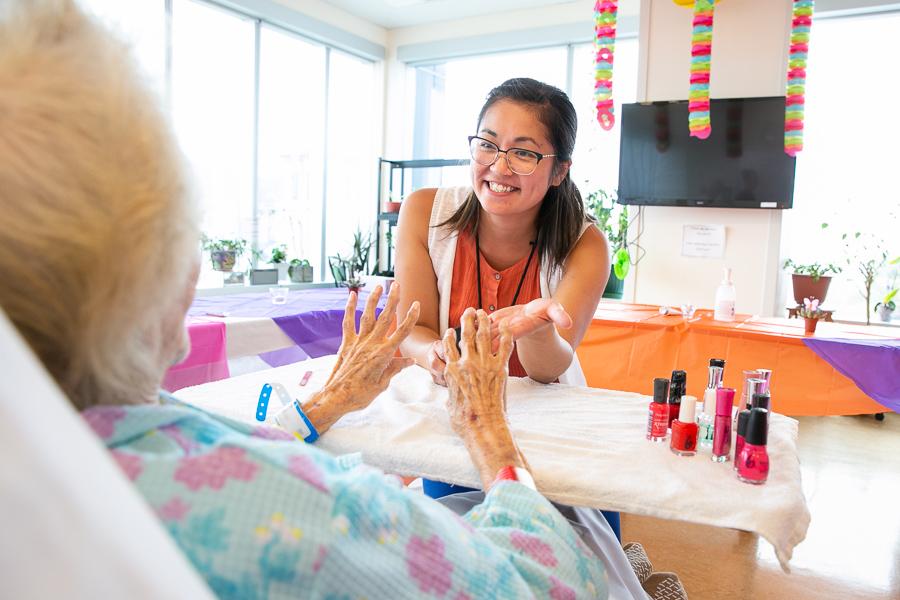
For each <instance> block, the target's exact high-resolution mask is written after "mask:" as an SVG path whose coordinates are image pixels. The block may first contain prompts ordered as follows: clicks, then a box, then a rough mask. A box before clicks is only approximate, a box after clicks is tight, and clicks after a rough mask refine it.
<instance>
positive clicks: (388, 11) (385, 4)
mask: <svg viewBox="0 0 900 600" xmlns="http://www.w3.org/2000/svg"><path fill="white" fill-rule="evenodd" d="M325 2H327V3H328V4H331V5H332V6H335V7H337V8H340V9H342V10H344V11H346V12H348V13H351V14H353V15H354V16H356V17H359V18H361V19H365V20H366V21H369V22H370V23H374V24H376V25H380V26H381V27H384V28H385V29H396V28H398V27H409V26H412V25H425V24H428V23H439V22H441V21H447V20H454V19H461V18H464V17H477V16H481V15H497V16H498V17H500V18H502V13H504V12H507V11H511V10H522V9H528V8H535V7H540V6H551V5H553V4H568V3H570V2H572V0H325Z"/></svg>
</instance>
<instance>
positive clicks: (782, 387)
mask: <svg viewBox="0 0 900 600" xmlns="http://www.w3.org/2000/svg"><path fill="white" fill-rule="evenodd" d="M898 333H900V332H896V333H895V331H894V330H892V329H888V328H886V327H864V326H854V325H845V324H840V323H825V322H820V323H819V324H818V328H817V330H816V334H815V335H816V336H817V337H828V338H836V337H840V338H859V339H880V338H881V339H884V338H888V339H890V338H897V337H898ZM803 337H804V335H803V320H802V319H791V320H788V319H779V318H762V317H755V316H750V315H738V316H737V318H736V319H735V321H734V322H732V323H723V322H719V321H714V320H713V319H712V311H708V310H698V311H697V312H696V314H695V315H694V317H693V318H692V319H690V320H686V319H683V318H682V317H681V315H661V314H659V307H658V306H651V305H643V304H624V303H615V302H602V303H601V304H600V306H599V307H598V309H597V312H596V313H595V315H594V320H593V322H592V323H591V325H590V327H589V328H588V331H587V333H586V334H585V336H584V340H583V341H582V342H581V346H580V347H579V348H578V358H579V360H580V361H581V366H582V368H583V369H584V374H585V377H586V378H587V382H588V385H590V386H592V387H599V388H606V389H615V390H624V391H629V392H639V393H642V394H650V393H651V392H652V389H653V378H654V377H668V376H669V375H670V374H671V372H672V370H673V369H683V370H685V371H687V374H688V386H687V388H688V393H689V394H691V395H694V396H697V397H698V398H702V396H703V390H704V388H705V387H706V373H707V366H708V364H709V359H710V358H713V357H715V358H724V359H725V361H726V366H725V385H727V386H728V387H734V388H736V389H738V390H739V388H740V385H741V381H742V379H743V376H742V371H744V370H745V369H760V368H766V369H772V381H771V391H772V408H773V410H775V411H777V412H779V413H782V414H786V415H793V416H799V415H855V414H871V413H878V412H886V410H887V409H886V408H885V407H884V406H882V405H880V404H878V403H877V402H875V401H874V400H872V399H871V398H869V397H868V396H866V395H865V394H864V393H863V392H862V391H861V390H860V389H859V388H858V387H857V386H856V384H854V383H853V382H852V381H851V380H850V379H848V378H846V377H844V376H843V375H841V374H840V373H838V372H837V371H836V370H835V369H834V368H833V367H832V366H831V365H829V364H828V363H827V362H825V361H824V360H822V359H821V358H819V357H818V356H817V355H816V353H815V352H813V351H812V350H810V349H809V348H807V347H806V346H805V345H804V344H803V341H802V340H803ZM739 393H740V390H739Z"/></svg>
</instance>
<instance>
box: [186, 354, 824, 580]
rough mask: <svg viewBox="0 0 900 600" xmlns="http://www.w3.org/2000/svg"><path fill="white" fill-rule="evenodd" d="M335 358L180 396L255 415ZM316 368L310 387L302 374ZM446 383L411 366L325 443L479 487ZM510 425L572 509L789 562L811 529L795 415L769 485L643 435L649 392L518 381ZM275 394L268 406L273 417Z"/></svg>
mask: <svg viewBox="0 0 900 600" xmlns="http://www.w3.org/2000/svg"><path fill="white" fill-rule="evenodd" d="M333 363H334V357H333V356H330V357H321V358H317V359H314V360H310V361H304V362H301V363H297V364H294V365H287V366H284V367H280V368H277V369H272V370H268V371H262V372H257V373H250V374H247V375H243V376H240V377H235V378H232V379H227V380H224V381H217V382H213V383H208V384H205V385H201V386H196V387H192V388H185V389H183V390H181V391H179V392H178V394H177V396H178V397H179V398H181V399H182V400H184V401H186V402H189V403H191V404H194V405H197V406H199V407H201V408H204V409H206V410H209V411H212V412H217V413H219V414H223V415H226V416H229V417H232V418H236V419H239V420H243V421H247V422H249V423H256V421H255V417H254V415H255V413H256V403H257V399H258V397H259V391H260V388H261V387H262V385H263V384H264V383H267V382H274V381H277V382H280V383H282V384H284V385H285V386H286V387H287V389H288V390H290V391H291V392H292V393H294V394H296V397H297V398H300V399H301V400H302V399H303V398H304V397H305V396H308V395H309V394H311V393H312V392H313V391H315V390H317V389H319V388H320V387H321V386H322V385H323V384H324V383H325V380H326V379H327V378H328V375H329V374H330V372H331V367H332V365H333ZM307 370H310V371H313V373H314V375H313V377H312V379H311V380H310V381H309V382H308V384H307V385H306V386H304V387H300V386H299V381H300V379H301V377H302V376H303V374H304V373H305V372H306V371H307ZM447 393H448V392H447V389H446V388H444V387H440V386H437V385H435V384H434V383H432V381H431V377H430V376H429V375H428V373H427V372H426V371H425V370H423V369H420V368H418V367H410V368H408V369H405V370H404V371H403V372H401V373H400V374H399V375H397V376H396V377H395V378H394V380H393V381H392V382H391V385H390V387H389V388H388V390H387V391H385V392H384V393H383V394H381V395H380V396H379V397H378V398H376V400H375V401H374V402H373V403H372V404H371V405H370V406H369V407H368V408H366V409H365V410H362V411H359V412H356V413H350V414H348V415H345V416H344V417H343V418H342V419H341V420H340V421H338V422H337V423H336V424H335V425H334V427H332V428H331V430H329V431H328V433H326V434H325V435H324V436H322V438H321V439H320V441H318V442H316V443H317V444H318V445H320V446H322V447H323V448H325V449H327V450H329V451H331V452H333V453H336V454H343V453H348V452H361V453H362V457H363V460H364V461H365V462H366V463H367V464H369V465H372V466H375V467H378V468H381V469H383V470H384V471H387V472H390V473H397V474H401V475H412V476H418V477H427V478H429V479H437V480H440V481H446V482H448V483H454V484H460V485H465V486H470V487H479V486H480V484H481V482H480V479H479V477H478V474H477V472H476V470H475V468H474V467H473V466H472V461H471V459H470V458H469V454H468V452H467V451H466V449H465V446H464V445H463V443H462V440H461V439H460V438H459V437H458V436H457V435H456V434H454V433H453V431H452V430H451V428H450V421H449V417H448V415H447V411H446V408H445V403H446V400H447ZM507 398H508V399H507V412H508V420H509V424H510V428H511V430H512V433H513V436H514V437H515V439H516V441H517V443H518V444H519V447H520V448H521V450H522V452H523V453H524V454H525V456H526V458H527V459H528V462H529V464H530V465H531V469H532V471H533V475H534V478H535V481H536V483H537V486H538V489H539V490H540V491H541V492H542V493H543V494H544V495H545V496H546V497H547V498H549V499H551V500H553V501H555V502H559V503H563V504H568V505H571V506H586V507H593V508H601V509H604V510H618V511H623V512H628V513H633V514H640V515H649V516H653V517H660V518H664V519H678V520H684V521H690V522H694V523H702V524H706V525H715V526H719V527H730V528H735V529H742V530H745V531H750V532H754V533H758V534H759V535H761V536H763V537H764V538H765V539H766V540H768V541H769V542H770V543H771V544H772V545H773V546H774V548H775V553H776V555H777V557H778V560H779V562H780V563H781V566H782V568H783V569H784V570H785V571H789V569H788V566H787V565H788V561H789V560H790V558H791V554H792V552H793V549H794V546H796V545H797V544H799V543H800V542H801V541H803V538H804V537H805V536H806V530H807V528H808V527H809V521H810V516H809V510H808V509H807V506H806V499H805V498H804V496H803V491H802V489H801V485H800V463H799V460H798V457H797V421H796V420H794V419H791V418H788V417H785V416H782V415H779V414H775V413H773V414H772V415H771V418H770V424H769V447H768V451H769V456H770V464H771V467H770V472H769V479H768V482H767V483H766V484H765V485H760V486H754V485H749V484H746V483H742V482H740V481H738V479H737V478H736V477H735V474H734V471H733V469H732V463H731V462H727V463H714V462H712V461H711V460H710V454H709V451H708V450H703V449H701V450H700V452H698V454H697V455H695V456H692V457H681V456H676V455H675V454H673V453H672V452H670V451H669V448H668V444H659V443H650V442H648V441H647V440H646V439H645V435H646V429H647V410H648V408H647V407H648V404H649V402H650V399H649V397H647V396H642V395H640V394H634V393H629V392H617V391H611V390H601V389H594V388H585V387H575V386H567V385H561V384H553V385H543V384H539V383H536V382H534V381H532V380H530V379H518V378H512V379H510V381H509V384H508V386H507ZM278 410H279V406H278V404H277V403H273V404H272V405H270V406H269V415H268V418H267V419H266V422H267V423H273V424H274V415H275V414H276V412H277V411H278Z"/></svg>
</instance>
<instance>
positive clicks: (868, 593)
mask: <svg viewBox="0 0 900 600" xmlns="http://www.w3.org/2000/svg"><path fill="white" fill-rule="evenodd" d="M798 420H799V421H800V441H799V450H800V460H801V468H802V473H803V491H804V493H805V494H806V499H807V502H808V503H809V510H810V513H811V514H812V522H811V524H810V526H809V531H808V533H807V536H806V540H804V541H803V542H802V543H801V544H800V545H799V546H797V548H796V549H795V550H794V557H793V559H792V560H791V574H790V575H787V574H785V573H783V572H782V571H781V569H780V568H779V566H778V561H777V560H776V559H775V553H774V551H773V550H772V547H771V546H770V545H769V543H768V542H766V541H765V540H763V539H761V538H758V537H757V536H756V535H753V534H750V533H745V532H741V531H735V530H729V529H720V528H716V527H708V526H704V525H693V524H689V523H683V522H679V521H665V520H660V519H655V518H651V517H639V516H635V515H624V514H623V515H622V541H623V542H629V541H638V542H640V543H641V544H643V546H644V548H645V549H646V551H647V554H648V556H649V557H650V560H651V562H652V563H653V569H654V571H674V572H676V573H678V575H679V577H681V580H682V582H683V583H684V586H685V588H686V590H687V592H688V596H689V597H690V599H691V600H705V599H707V598H708V599H716V600H722V599H731V598H739V599H741V600H744V599H753V600H756V599H768V598H773V599H782V598H783V599H786V600H802V599H806V598H816V599H832V598H834V599H837V598H841V599H856V598H892V599H898V600H900V415H898V414H894V413H891V414H887V415H886V418H885V420H884V421H881V422H878V421H876V420H875V419H874V418H873V417H872V416H858V417H800V418H799V419H798Z"/></svg>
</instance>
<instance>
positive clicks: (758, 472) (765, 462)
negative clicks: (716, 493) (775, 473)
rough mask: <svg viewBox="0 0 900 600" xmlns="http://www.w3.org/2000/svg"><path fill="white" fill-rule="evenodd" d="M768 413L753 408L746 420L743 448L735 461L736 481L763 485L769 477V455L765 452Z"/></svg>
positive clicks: (761, 409) (764, 410)
mask: <svg viewBox="0 0 900 600" xmlns="http://www.w3.org/2000/svg"><path fill="white" fill-rule="evenodd" d="M768 423H769V411H767V410H766V409H764V408H754V409H752V410H751V411H750V418H749V419H748V420H747V434H746V436H744V437H745V441H744V448H743V449H742V450H741V454H740V456H738V457H737V458H736V460H737V463H738V465H737V467H738V468H737V476H738V479H740V480H741V481H743V482H745V483H753V484H757V485H758V484H761V483H765V482H766V479H767V478H768V477H769V453H768V452H767V451H766V439H767V437H768V436H767V435H766V431H767V430H768Z"/></svg>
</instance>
